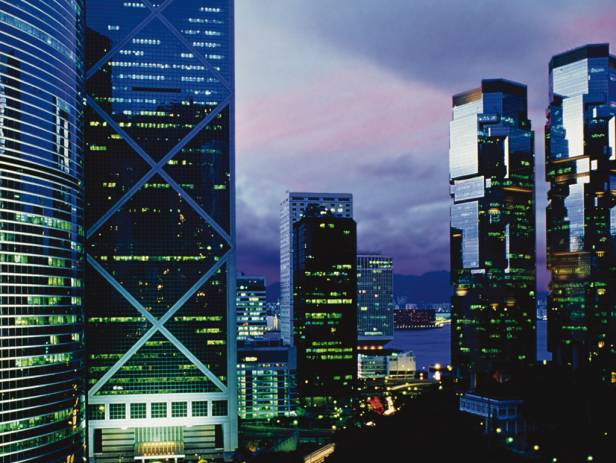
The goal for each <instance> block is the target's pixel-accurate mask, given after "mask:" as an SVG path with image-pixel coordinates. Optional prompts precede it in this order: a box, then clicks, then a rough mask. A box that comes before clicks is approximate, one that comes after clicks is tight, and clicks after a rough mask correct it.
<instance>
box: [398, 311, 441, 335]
mask: <svg viewBox="0 0 616 463" xmlns="http://www.w3.org/2000/svg"><path fill="white" fill-rule="evenodd" d="M394 323H395V326H396V329H397V330H414V329H422V328H436V327H438V326H439V325H437V323H436V312H435V311H434V310H433V309H419V308H405V309H396V310H395V311H394Z"/></svg>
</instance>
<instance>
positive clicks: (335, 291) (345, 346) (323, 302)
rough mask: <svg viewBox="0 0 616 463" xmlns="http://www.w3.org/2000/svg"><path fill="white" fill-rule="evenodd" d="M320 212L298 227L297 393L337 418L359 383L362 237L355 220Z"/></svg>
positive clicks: (313, 409)
mask: <svg viewBox="0 0 616 463" xmlns="http://www.w3.org/2000/svg"><path fill="white" fill-rule="evenodd" d="M320 212H321V211H320V210H319V208H318V207H313V208H309V209H308V210H307V212H306V216H305V217H304V218H303V219H302V220H300V221H299V222H297V223H296V224H295V225H294V226H293V261H294V262H293V270H294V275H293V290H294V307H295V318H294V323H293V327H294V335H295V347H296V348H297V391H298V398H299V401H300V404H301V405H302V406H303V407H304V409H305V410H306V411H307V412H308V413H309V414H320V415H323V416H328V417H330V418H336V417H338V416H341V415H344V414H345V413H346V412H348V410H349V406H350V405H351V400H352V397H353V393H354V386H355V381H356V379H357V299H356V297H357V268H356V261H357V247H356V246H357V245H356V241H357V238H356V226H355V221H354V220H353V219H351V218H343V217H335V216H333V215H331V214H329V215H323V214H321V213H320Z"/></svg>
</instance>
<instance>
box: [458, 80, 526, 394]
mask: <svg viewBox="0 0 616 463" xmlns="http://www.w3.org/2000/svg"><path fill="white" fill-rule="evenodd" d="M449 161H450V184H451V197H452V205H451V279H452V283H453V286H454V290H455V293H454V296H453V297H452V361H453V365H454V367H455V369H456V372H457V375H458V377H460V378H462V379H464V380H465V381H466V382H467V383H468V384H469V385H470V386H471V387H472V386H473V385H474V384H475V381H476V380H479V381H480V380H481V378H482V377H486V376H492V377H495V378H498V377H499V375H505V374H509V373H510V372H511V371H512V370H514V369H516V368H517V367H523V366H526V365H529V364H531V363H533V362H534V361H535V356H536V354H535V351H536V347H535V290H536V289H535V286H536V282H535V205H534V138H533V132H532V131H531V127H530V121H529V120H528V117H527V95H526V86H524V85H521V84H518V83H515V82H510V81H507V80H502V79H496V80H483V81H482V82H481V87H480V88H477V89H474V90H470V91H468V92H464V93H461V94H458V95H455V96H454V97H453V120H452V121H451V124H450V150H449Z"/></svg>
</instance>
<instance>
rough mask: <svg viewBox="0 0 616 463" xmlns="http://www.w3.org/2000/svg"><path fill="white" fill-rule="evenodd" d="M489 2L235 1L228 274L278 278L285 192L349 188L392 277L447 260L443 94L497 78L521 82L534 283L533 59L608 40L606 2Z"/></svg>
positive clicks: (541, 71) (542, 95) (367, 237)
mask: <svg viewBox="0 0 616 463" xmlns="http://www.w3.org/2000/svg"><path fill="white" fill-rule="evenodd" d="M490 4H495V2H492V3H491V2H488V1H482V2H469V1H460V2H455V3H454V2H443V3H440V4H434V3H433V2H428V1H427V0H419V1H413V2H408V1H406V0H392V1H390V2H388V8H383V7H382V5H381V4H378V3H374V2H368V1H367V0H353V1H348V0H339V1H337V2H336V4H335V7H332V5H331V3H329V2H328V3H327V4H326V3H325V2H323V1H322V0H316V1H313V2H301V1H299V0H284V1H281V0H271V1H268V2H267V3H266V4H264V3H257V2H250V1H248V0H238V2H237V11H236V19H237V28H236V30H237V35H238V36H237V44H238V49H237V68H238V73H237V75H238V81H237V95H238V98H237V101H238V104H237V189H238V191H237V200H238V203H237V207H238V269H239V270H241V271H244V272H246V273H248V274H259V275H261V274H263V275H265V276H266V277H267V280H268V283H274V282H276V281H278V279H279V256H278V253H279V248H278V246H279V228H278V227H279V221H278V205H279V202H280V198H281V197H283V196H284V192H285V191H286V190H289V191H324V192H327V191H330V192H333V191H344V192H349V193H353V195H354V198H355V204H356V207H355V214H354V215H355V219H356V221H357V224H358V246H359V248H360V249H380V250H382V251H383V252H384V253H386V254H389V255H392V256H393V258H394V262H395V269H394V270H395V273H397V274H422V273H424V272H427V271H438V270H446V269H448V268H449V245H448V227H449V219H448V216H449V202H448V193H449V189H448V184H447V178H448V173H447V172H448V171H447V169H448V154H447V153H448V149H449V146H448V126H449V121H450V119H451V114H450V106H451V104H450V103H451V100H450V99H451V95H452V94H455V93H459V92H461V91H464V90H465V89H467V88H471V87H473V86H474V85H475V84H476V82H477V81H478V80H480V79H482V78H498V77H503V78H508V79H513V80H516V81H520V82H524V83H526V84H527V85H528V91H529V113H530V119H531V121H532V124H533V127H535V128H536V129H537V136H536V142H535V143H536V146H535V150H536V158H537V172H536V178H537V213H538V215H537V241H538V247H537V250H538V254H537V265H538V269H539V272H538V283H539V290H544V289H545V287H546V284H547V281H548V274H547V271H546V270H545V213H544V211H545V203H546V191H547V186H546V183H545V182H544V168H543V161H544V137H543V130H542V129H541V128H542V127H543V125H544V124H545V110H546V107H547V105H548V82H547V68H548V62H549V60H550V58H551V57H552V56H553V55H555V54H558V53H562V52H563V51H566V50H568V49H571V48H575V47H577V46H580V45H582V44H585V43H599V42H609V43H611V44H612V45H614V43H615V42H616V29H614V28H613V27H612V28H610V27H608V26H609V25H610V23H611V22H612V18H613V17H614V15H615V14H616V5H613V4H612V3H611V2H608V1H603V0H592V1H590V2H585V3H584V4H581V3H579V2H574V1H571V0H566V1H564V2H561V3H559V7H558V9H554V8H553V5H552V4H551V3H549V2H540V3H539V2H531V1H521V2H515V3H514V2H511V3H509V4H502V3H500V2H499V3H498V8H499V11H500V13H501V14H499V15H498V16H495V15H494V14H493V10H492V9H491V8H489V5H490ZM324 8H326V9H327V12H328V13H327V15H323V14H322V11H323V9H324ZM437 34H438V40H437ZM505 50H506V53H505V52H504V51H505Z"/></svg>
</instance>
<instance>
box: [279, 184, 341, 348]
mask: <svg viewBox="0 0 616 463" xmlns="http://www.w3.org/2000/svg"><path fill="white" fill-rule="evenodd" d="M309 205H318V207H319V208H321V210H322V211H323V212H326V211H327V212H328V213H331V214H334V215H336V216H339V217H348V218H352V217H353V195H351V194H344V193H287V196H286V197H285V199H284V200H283V201H282V203H281V204H280V333H281V335H282V339H283V341H284V343H285V344H292V343H293V224H294V223H296V222H298V221H299V220H301V218H302V217H304V213H305V211H306V208H307V207H308V206H309Z"/></svg>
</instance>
